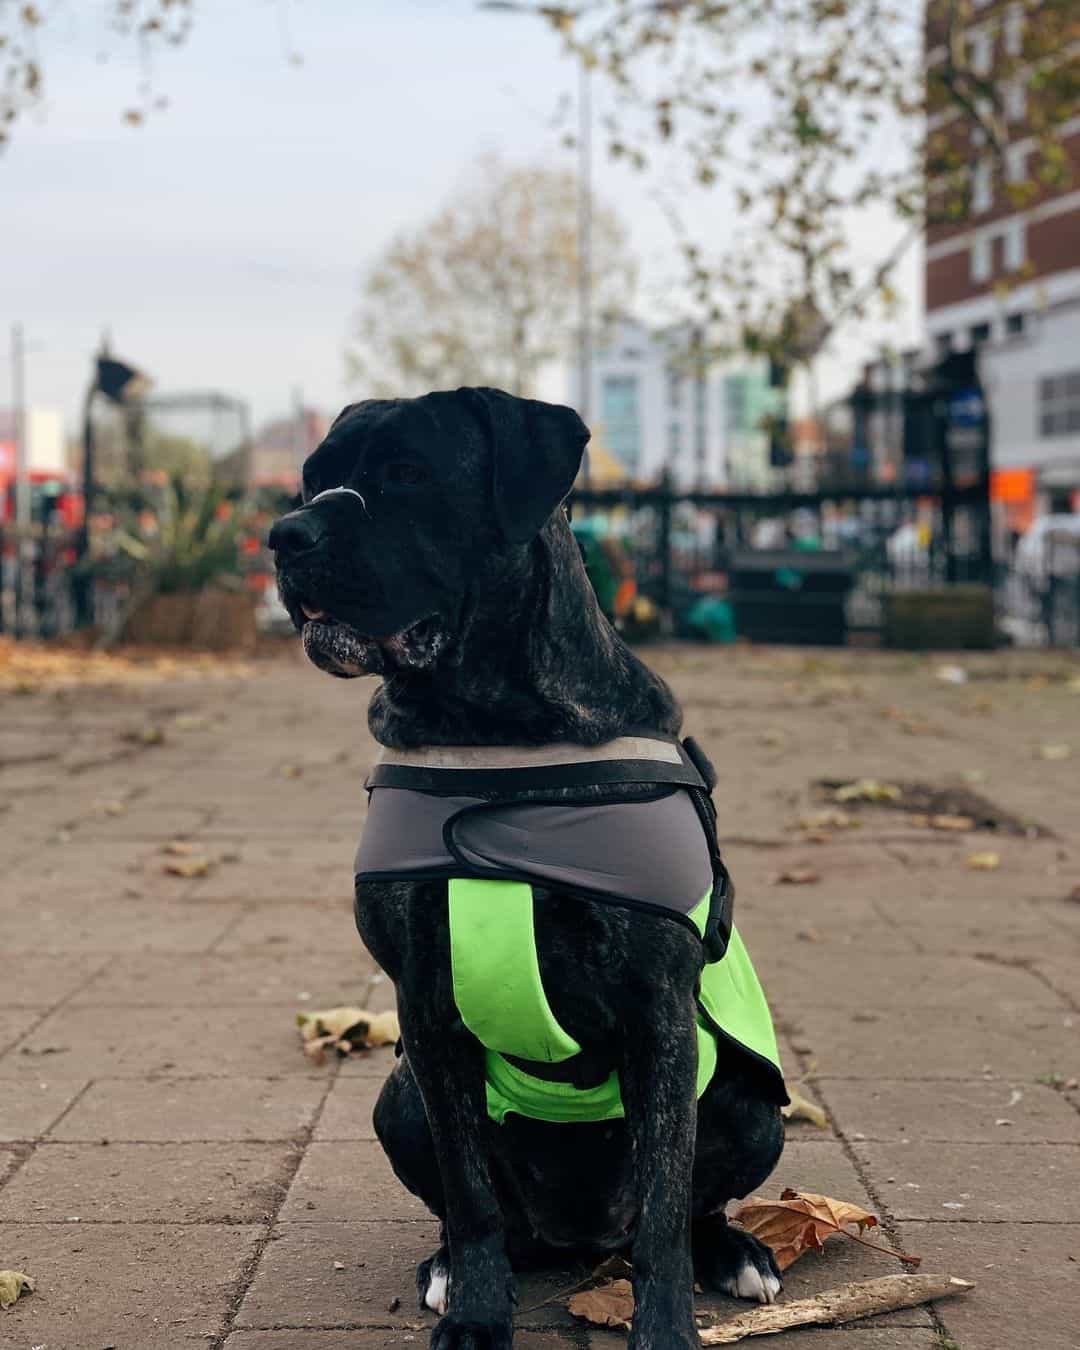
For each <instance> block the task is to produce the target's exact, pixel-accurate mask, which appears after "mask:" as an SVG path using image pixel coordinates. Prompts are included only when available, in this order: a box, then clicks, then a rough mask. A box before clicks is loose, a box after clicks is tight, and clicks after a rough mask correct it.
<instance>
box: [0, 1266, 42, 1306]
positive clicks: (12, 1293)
mask: <svg viewBox="0 0 1080 1350" xmlns="http://www.w3.org/2000/svg"><path fill="white" fill-rule="evenodd" d="M33 1292H34V1279H33V1276H31V1275H27V1274H25V1273H24V1272H23V1271H21V1270H0V1308H11V1307H13V1306H14V1305H15V1303H16V1302H18V1300H19V1299H20V1298H21V1297H22V1295H23V1294H32V1293H33Z"/></svg>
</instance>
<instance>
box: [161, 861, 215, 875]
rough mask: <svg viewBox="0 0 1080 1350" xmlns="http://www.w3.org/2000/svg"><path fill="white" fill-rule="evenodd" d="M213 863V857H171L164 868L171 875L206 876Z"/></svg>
mask: <svg viewBox="0 0 1080 1350" xmlns="http://www.w3.org/2000/svg"><path fill="white" fill-rule="evenodd" d="M213 865H214V860H213V859H212V858H170V859H169V861H168V862H167V863H166V864H165V866H164V868H163V869H162V870H163V871H165V872H167V873H168V875H169V876H171V877H204V876H206V874H207V872H209V871H210V868H211V867H212V866H213Z"/></svg>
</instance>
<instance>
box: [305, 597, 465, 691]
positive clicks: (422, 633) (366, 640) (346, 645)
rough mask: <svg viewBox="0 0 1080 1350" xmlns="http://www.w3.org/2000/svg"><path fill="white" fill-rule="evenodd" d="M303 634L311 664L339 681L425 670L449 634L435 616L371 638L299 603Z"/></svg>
mask: <svg viewBox="0 0 1080 1350" xmlns="http://www.w3.org/2000/svg"><path fill="white" fill-rule="evenodd" d="M298 608H299V610H300V613H301V614H302V616H303V620H304V622H303V625H302V627H301V633H302V636H303V642H304V651H305V653H306V654H307V657H308V660H309V661H311V662H312V663H313V664H314V665H316V666H318V667H319V669H320V670H325V671H327V672H328V673H329V674H330V675H336V676H338V678H339V679H345V680H349V679H355V678H356V677H357V676H359V675H384V674H387V673H388V672H390V671H393V670H401V669H412V670H423V669H425V668H426V667H428V666H432V665H434V664H435V661H436V660H437V659H438V657H439V655H440V653H441V652H442V651H443V649H444V648H445V646H446V644H447V641H448V639H449V634H448V633H447V631H446V629H445V628H444V627H443V625H442V623H441V621H440V620H439V618H438V616H436V615H433V614H431V615H427V616H426V617H425V618H423V619H418V620H417V621H416V622H415V623H411V624H409V626H408V627H407V628H403V629H401V630H400V631H399V632H397V633H393V634H391V635H390V636H389V637H372V636H371V635H370V634H368V633H363V632H361V631H360V630H359V629H358V628H356V627H354V626H353V625H352V624H350V623H347V622H346V621H345V620H342V619H338V618H336V617H335V616H334V615H332V614H331V613H329V612H328V611H327V610H325V609H323V608H322V607H321V606H319V605H315V604H311V603H310V602H308V601H306V600H304V601H300V602H299V605H298Z"/></svg>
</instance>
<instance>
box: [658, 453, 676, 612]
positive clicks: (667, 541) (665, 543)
mask: <svg viewBox="0 0 1080 1350" xmlns="http://www.w3.org/2000/svg"><path fill="white" fill-rule="evenodd" d="M671 507H672V493H671V480H670V478H669V477H668V476H667V474H665V475H664V476H663V478H662V479H661V481H660V495H659V500H658V502H657V508H658V510H659V512H660V529H659V541H658V542H659V544H660V608H661V609H662V610H663V611H664V613H665V614H666V615H667V616H668V617H669V618H670V616H671V609H672V586H671V578H672V561H673V560H672V557H671Z"/></svg>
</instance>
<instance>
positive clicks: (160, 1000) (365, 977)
mask: <svg viewBox="0 0 1080 1350" xmlns="http://www.w3.org/2000/svg"><path fill="white" fill-rule="evenodd" d="M347 945H348V950H347V951H341V952H308V951H304V952H296V953H293V952H290V951H288V950H282V951H281V952H276V953H272V954H258V953H256V954H251V953H247V954H244V955H239V954H237V953H235V952H231V953H229V954H228V955H223V954H221V953H218V952H212V953H197V954H185V953H180V954H170V955H164V954H162V953H154V952H143V953H140V954H138V955H128V956H121V957H117V958H116V959H115V960H114V961H112V962H110V963H109V964H108V965H107V966H106V967H105V968H104V969H103V970H101V971H100V973H99V974H98V975H96V976H95V977H94V978H92V979H90V980H89V981H88V982H87V983H84V984H83V986H82V988H80V989H79V990H78V992H77V993H76V994H74V995H73V996H72V999H71V1002H72V1005H74V1006H83V1005H85V1004H90V1003H107V1004H143V1005H155V1004H156V1005H159V1006H173V1007H184V1006H200V1005H202V1004H204V1003H216V1004H225V1003H228V1004H238V1005H245V1004H251V1003H272V1004H277V1005H279V1006H280V1005H284V1004H286V1003H289V1002H290V1001H291V1002H292V1003H293V1004H294V1006H295V1007H296V1009H297V1010H299V1009H301V1008H304V1007H305V1006H310V1007H322V1006H329V1007H336V1006H337V1005H338V1004H340V1003H346V1002H348V1003H353V1002H355V1001H356V999H357V998H358V997H359V996H360V995H361V994H362V993H364V992H366V990H367V987H368V983H369V982H370V980H371V978H372V976H373V975H374V974H375V972H376V969H377V967H376V966H375V963H374V961H373V960H372V959H371V957H370V956H369V955H368V954H367V952H366V951H365V950H364V948H363V947H362V946H361V944H360V942H359V939H358V940H357V941H356V942H355V943H349V944H347Z"/></svg>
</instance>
